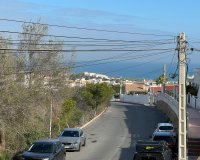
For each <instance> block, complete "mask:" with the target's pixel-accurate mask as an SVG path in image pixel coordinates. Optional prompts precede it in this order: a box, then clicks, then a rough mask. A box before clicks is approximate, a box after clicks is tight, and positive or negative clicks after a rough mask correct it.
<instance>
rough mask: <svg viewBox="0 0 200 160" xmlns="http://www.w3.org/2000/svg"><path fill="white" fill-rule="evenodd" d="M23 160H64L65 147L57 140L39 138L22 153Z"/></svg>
mask: <svg viewBox="0 0 200 160" xmlns="http://www.w3.org/2000/svg"><path fill="white" fill-rule="evenodd" d="M22 159H23V160H65V159H66V152H65V148H64V146H63V145H62V143H61V142H60V141H59V140H50V139H49V140H39V141H36V142H34V143H33V144H32V145H31V147H30V148H29V149H28V151H25V152H24V153H23V154H22Z"/></svg>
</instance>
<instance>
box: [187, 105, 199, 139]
mask: <svg viewBox="0 0 200 160" xmlns="http://www.w3.org/2000/svg"><path fill="white" fill-rule="evenodd" d="M187 112H188V138H194V139H195V138H197V139H198V138H199V139H200V110H198V109H194V108H191V107H190V106H187Z"/></svg>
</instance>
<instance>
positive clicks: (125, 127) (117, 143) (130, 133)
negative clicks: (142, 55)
mask: <svg viewBox="0 0 200 160" xmlns="http://www.w3.org/2000/svg"><path fill="white" fill-rule="evenodd" d="M166 121H167V118H166V117H165V115H164V114H162V113H161V112H160V111H159V110H157V109H155V108H153V107H149V106H144V105H139V104H126V103H119V102H113V103H111V106H110V107H109V108H108V110H107V111H106V112H105V113H104V114H103V115H102V116H100V117H99V118H98V119H96V120H95V121H94V122H92V123H91V124H89V125H88V126H87V127H85V128H84V129H83V130H84V131H85V133H86V137H87V144H86V146H85V147H82V148H81V151H80V152H67V160H132V158H133V155H134V151H135V142H136V141H137V140H144V139H149V137H150V136H151V135H152V133H153V131H154V130H155V128H156V125H157V123H159V122H166Z"/></svg>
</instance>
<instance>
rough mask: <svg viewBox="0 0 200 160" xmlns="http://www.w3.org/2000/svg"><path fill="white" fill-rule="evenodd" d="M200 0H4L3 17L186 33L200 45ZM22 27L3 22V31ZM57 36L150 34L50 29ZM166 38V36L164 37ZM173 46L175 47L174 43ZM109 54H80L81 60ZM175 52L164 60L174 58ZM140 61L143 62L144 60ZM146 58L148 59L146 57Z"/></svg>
mask: <svg viewBox="0 0 200 160" xmlns="http://www.w3.org/2000/svg"><path fill="white" fill-rule="evenodd" d="M199 7H200V1H199V0H192V1H189V0H166V1H164V0H1V2H0V18H8V19H15V20H25V21H30V20H31V21H37V20H38V19H39V18H41V21H42V22H43V23H48V24H57V25H68V26H75V27H86V28H96V29H107V30H118V31H127V32H139V33H147V34H149V33H150V34H168V35H172V36H174V37H176V36H177V35H178V34H179V33H180V32H185V33H186V36H187V37H186V38H187V41H188V42H189V43H190V45H191V46H193V47H196V48H200V45H199V44H200V43H193V42H200V38H199V35H200V20H199V18H200V10H199ZM5 28H6V29H7V30H20V29H19V28H20V26H19V25H17V24H9V23H2V22H1V25H0V30H5ZM50 31H51V34H54V35H70V36H82V37H95V38H109V39H123V40H124V39H125V40H138V39H149V40H151V37H148V36H143V37H142V36H140V37H139V36H137V35H124V34H114V33H102V32H89V31H83V30H73V29H60V28H59V29H58V28H54V29H51V30H50ZM162 38H166V37H162ZM173 47H176V46H175V45H174V46H173ZM83 57H87V59H95V58H96V57H106V56H105V55H104V53H101V54H98V55H94V54H93V55H92V54H90V53H89V54H85V55H84V56H83V55H81V54H77V58H78V59H83ZM171 59H172V55H170V56H169V57H168V58H165V59H162V60H161V61H165V60H166V61H167V62H168V63H169V61H171ZM189 59H190V63H199V62H200V52H198V53H193V54H191V55H190V56H189ZM140 61H143V60H142V59H141V60H140ZM144 61H145V60H144Z"/></svg>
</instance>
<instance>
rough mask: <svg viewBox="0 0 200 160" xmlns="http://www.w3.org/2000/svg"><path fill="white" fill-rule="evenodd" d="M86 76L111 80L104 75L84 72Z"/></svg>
mask: <svg viewBox="0 0 200 160" xmlns="http://www.w3.org/2000/svg"><path fill="white" fill-rule="evenodd" d="M84 75H85V76H90V77H95V78H102V79H110V78H109V77H108V76H106V75H103V74H98V73H89V72H84Z"/></svg>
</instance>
